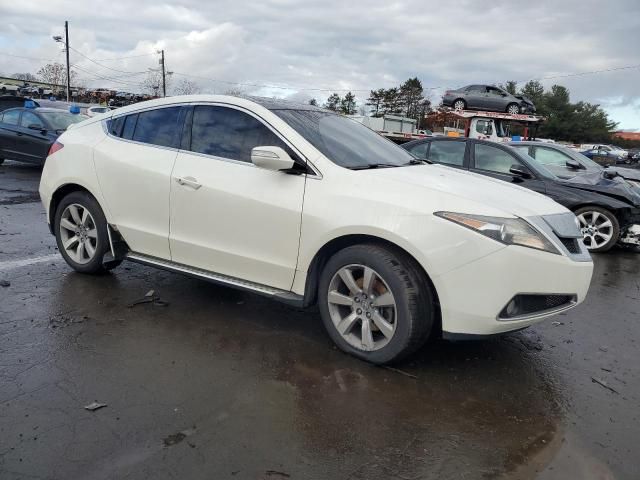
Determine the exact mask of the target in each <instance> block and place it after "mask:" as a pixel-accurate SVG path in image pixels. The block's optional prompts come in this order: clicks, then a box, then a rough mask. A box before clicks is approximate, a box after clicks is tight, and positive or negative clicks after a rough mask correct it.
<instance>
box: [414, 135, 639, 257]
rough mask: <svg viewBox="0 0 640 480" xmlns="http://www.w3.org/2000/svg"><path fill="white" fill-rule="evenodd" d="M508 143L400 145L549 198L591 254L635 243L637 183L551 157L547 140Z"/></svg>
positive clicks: (468, 141) (471, 141) (420, 155)
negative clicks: (569, 215) (573, 220)
mask: <svg viewBox="0 0 640 480" xmlns="http://www.w3.org/2000/svg"><path fill="white" fill-rule="evenodd" d="M531 144H532V145H535V146H534V147H530V146H529V145H531ZM512 145H513V146H518V147H519V148H518V149H517V150H516V149H514V148H512V147H511V146H508V145H504V144H496V143H494V142H487V141H483V140H477V139H468V138H459V139H455V138H431V139H427V140H416V141H414V142H409V143H405V144H404V145H402V148H405V149H406V150H408V151H409V152H411V153H412V154H414V155H415V156H416V157H418V158H423V159H429V160H431V161H434V162H437V163H442V164H445V165H448V166H451V167H455V168H458V169H462V170H468V171H472V172H475V173H479V174H481V175H486V176H489V177H493V178H497V179H500V180H503V181H506V182H509V183H515V184H517V185H521V186H523V187H526V188H529V189H531V190H533V191H536V192H539V193H542V194H544V195H547V196H549V197H551V198H552V199H554V200H555V201H557V202H558V203H560V204H562V205H564V206H565V207H567V208H568V209H570V210H571V211H573V212H574V213H575V214H576V216H577V218H578V220H579V222H580V230H581V232H582V235H583V239H584V243H585V245H586V246H587V248H588V249H589V250H590V251H591V252H606V251H607V250H609V249H611V248H612V247H613V246H614V245H616V244H617V243H619V242H621V243H622V244H626V245H632V246H637V245H640V190H639V189H638V188H637V187H635V186H634V185H632V184H630V183H629V182H628V181H626V180H624V179H623V178H622V177H620V176H618V175H616V174H615V173H613V172H612V173H611V174H609V173H607V172H608V170H605V169H600V170H590V171H586V170H585V171H584V173H582V172H583V171H582V169H580V164H578V163H577V162H575V163H574V162H572V161H571V160H570V159H567V158H566V157H564V156H563V155H560V156H557V154H556V153H555V152H556V150H552V148H554V147H553V146H551V145H550V144H546V143H538V142H527V144H526V145H527V146H526V147H525V144H524V143H517V142H514V143H513V144H512ZM529 148H532V150H529ZM529 152H531V153H532V154H533V157H532V156H529V155H528V153H529ZM585 160H587V161H588V159H586V157H585ZM558 162H561V165H558ZM552 163H553V164H555V165H552ZM563 166H564V168H563Z"/></svg>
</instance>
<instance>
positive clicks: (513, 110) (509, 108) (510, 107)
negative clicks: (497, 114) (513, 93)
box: [507, 103, 520, 115]
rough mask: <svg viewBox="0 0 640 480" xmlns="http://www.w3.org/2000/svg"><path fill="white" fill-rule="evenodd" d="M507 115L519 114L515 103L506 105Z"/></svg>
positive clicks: (518, 106) (518, 107)
mask: <svg viewBox="0 0 640 480" xmlns="http://www.w3.org/2000/svg"><path fill="white" fill-rule="evenodd" d="M507 113H510V114H511V115H515V114H517V113H520V105H518V104H517V103H510V104H509V105H507Z"/></svg>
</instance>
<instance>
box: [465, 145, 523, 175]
mask: <svg viewBox="0 0 640 480" xmlns="http://www.w3.org/2000/svg"><path fill="white" fill-rule="evenodd" d="M475 161H476V168H477V169H479V170H487V171H489V172H496V173H506V174H508V173H509V169H510V168H511V167H512V166H513V165H521V162H520V161H519V160H518V159H517V158H515V157H514V156H513V155H511V154H509V153H508V152H506V151H504V150H502V149H500V148H496V147H492V146H491V145H484V144H481V143H477V144H476V145H475Z"/></svg>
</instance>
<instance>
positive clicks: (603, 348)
mask: <svg viewBox="0 0 640 480" xmlns="http://www.w3.org/2000/svg"><path fill="white" fill-rule="evenodd" d="M598 350H600V351H601V352H605V353H606V352H608V351H609V349H608V348H607V347H599V348H598Z"/></svg>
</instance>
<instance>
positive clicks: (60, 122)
mask: <svg viewBox="0 0 640 480" xmlns="http://www.w3.org/2000/svg"><path fill="white" fill-rule="evenodd" d="M40 116H41V117H42V118H43V119H44V121H45V122H47V124H48V125H49V126H50V127H51V129H52V130H66V129H67V128H69V125H73V124H74V123H79V122H82V121H83V120H86V119H87V118H88V117H86V116H85V115H78V114H73V113H68V112H63V111H60V112H40Z"/></svg>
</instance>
